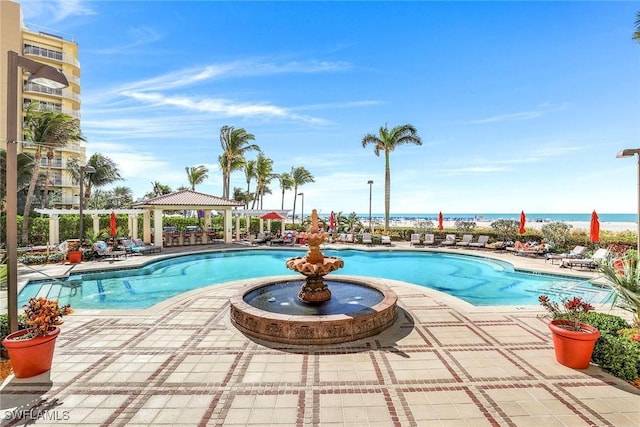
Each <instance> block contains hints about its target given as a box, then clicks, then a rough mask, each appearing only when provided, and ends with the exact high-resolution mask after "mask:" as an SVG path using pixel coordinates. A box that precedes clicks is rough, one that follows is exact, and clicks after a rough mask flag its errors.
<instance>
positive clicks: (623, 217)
mask: <svg viewBox="0 0 640 427" xmlns="http://www.w3.org/2000/svg"><path fill="white" fill-rule="evenodd" d="M357 215H358V217H359V218H360V219H362V218H369V214H368V213H365V214H362V213H359V214H357ZM442 215H443V217H444V220H445V221H458V220H462V221H489V222H490V221H495V220H498V219H514V220H516V221H520V213H519V212H517V213H482V214H471V213H445V212H443V213H442ZM525 215H526V216H527V221H537V222H543V221H544V222H555V221H564V222H577V221H587V222H588V221H591V213H564V214H558V213H527V212H525ZM371 217H372V218H373V219H378V220H379V219H384V214H381V213H375V214H374V213H372V214H371ZM389 218H390V219H392V220H393V219H397V220H403V219H404V220H416V219H424V220H431V221H438V213H432V214H404V213H400V214H391V215H390V216H389ZM598 218H599V219H600V222H637V221H638V214H637V213H635V214H627V213H625V214H607V213H598Z"/></svg>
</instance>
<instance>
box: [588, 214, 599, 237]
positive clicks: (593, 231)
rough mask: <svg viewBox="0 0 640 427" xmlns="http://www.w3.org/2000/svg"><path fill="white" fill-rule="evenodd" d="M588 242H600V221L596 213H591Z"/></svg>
mask: <svg viewBox="0 0 640 427" xmlns="http://www.w3.org/2000/svg"><path fill="white" fill-rule="evenodd" d="M589 240H591V242H592V243H597V242H599V241H600V220H599V218H598V214H597V213H596V211H593V212H592V213H591V227H590V228H589Z"/></svg>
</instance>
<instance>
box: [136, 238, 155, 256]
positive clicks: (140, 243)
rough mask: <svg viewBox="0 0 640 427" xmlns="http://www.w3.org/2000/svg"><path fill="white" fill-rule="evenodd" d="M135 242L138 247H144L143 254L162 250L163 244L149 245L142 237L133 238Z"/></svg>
mask: <svg viewBox="0 0 640 427" xmlns="http://www.w3.org/2000/svg"><path fill="white" fill-rule="evenodd" d="M133 243H134V244H135V245H136V246H137V247H139V248H141V249H142V253H143V254H152V253H154V252H160V251H162V246H156V245H153V244H149V245H147V244H146V243H145V242H143V241H142V239H133Z"/></svg>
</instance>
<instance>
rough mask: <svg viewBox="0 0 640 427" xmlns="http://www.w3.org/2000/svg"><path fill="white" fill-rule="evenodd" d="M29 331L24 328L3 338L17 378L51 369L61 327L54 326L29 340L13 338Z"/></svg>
mask: <svg viewBox="0 0 640 427" xmlns="http://www.w3.org/2000/svg"><path fill="white" fill-rule="evenodd" d="M27 332H29V330H28V329H22V330H20V331H17V332H14V333H12V334H9V335H7V337H6V338H5V339H3V340H2V345H3V346H4V348H6V349H7V352H8V353H9V360H10V361H11V367H12V368H13V373H14V375H15V376H16V378H29V377H34V376H36V375H40V374H41V373H43V372H47V371H48V370H50V369H51V363H52V361H53V350H54V349H55V347H56V338H57V337H58V334H59V333H60V328H59V327H57V326H52V327H51V329H49V332H48V333H47V334H46V335H44V336H40V337H35V338H31V339H28V340H13V339H12V338H16V337H20V336H22V335H24V334H26V333H27Z"/></svg>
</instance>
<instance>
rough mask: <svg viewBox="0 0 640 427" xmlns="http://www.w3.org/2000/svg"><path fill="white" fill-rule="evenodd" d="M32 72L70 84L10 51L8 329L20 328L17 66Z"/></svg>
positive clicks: (43, 80) (49, 83) (49, 81)
mask: <svg viewBox="0 0 640 427" xmlns="http://www.w3.org/2000/svg"><path fill="white" fill-rule="evenodd" d="M19 68H22V70H24V71H26V72H28V73H29V74H31V75H30V76H29V81H32V82H35V83H38V84H39V85H42V86H46V87H49V88H53V89H62V88H63V87H67V86H69V82H68V81H67V78H66V77H65V76H64V74H62V73H61V72H60V71H58V70H57V69H56V68H54V67H51V66H49V65H45V64H42V63H40V62H36V61H32V60H31V59H27V58H23V57H22V56H20V55H18V54H17V53H16V52H13V51H11V50H10V51H8V52H7V149H6V156H7V159H6V163H7V166H6V168H7V169H6V170H7V172H6V188H7V194H6V209H7V210H6V215H7V216H6V220H7V223H6V224H7V240H6V250H7V314H8V316H9V332H10V333H11V332H15V331H17V330H18V221H17V218H16V217H17V215H18V84H20V85H22V76H20V82H18V69H19Z"/></svg>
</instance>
